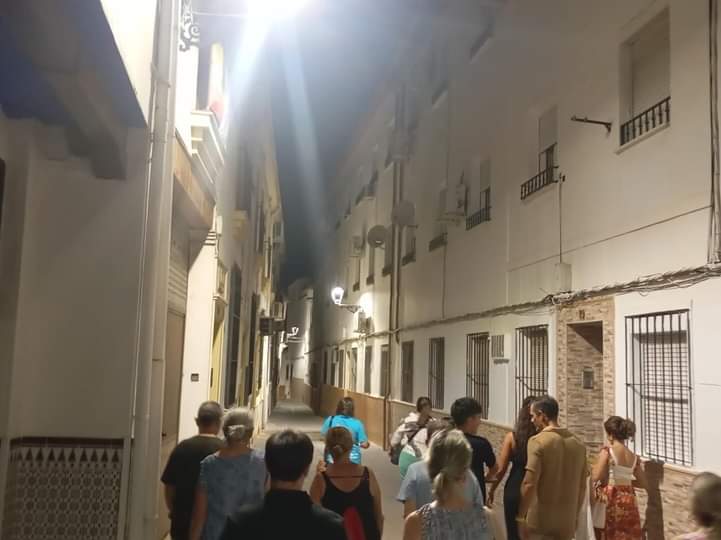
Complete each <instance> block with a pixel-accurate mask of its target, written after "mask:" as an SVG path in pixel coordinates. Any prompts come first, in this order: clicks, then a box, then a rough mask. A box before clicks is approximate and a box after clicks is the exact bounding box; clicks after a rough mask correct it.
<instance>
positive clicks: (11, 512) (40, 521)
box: [0, 438, 123, 540]
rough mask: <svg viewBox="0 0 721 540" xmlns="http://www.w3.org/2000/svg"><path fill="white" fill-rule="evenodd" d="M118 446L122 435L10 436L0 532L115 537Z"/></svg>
mask: <svg viewBox="0 0 721 540" xmlns="http://www.w3.org/2000/svg"><path fill="white" fill-rule="evenodd" d="M122 452H123V443H122V440H87V439H57V438H32V439H30V438H24V439H16V440H14V441H12V442H11V446H10V463H9V467H8V477H7V485H6V491H5V517H4V520H3V530H2V535H0V536H2V538H3V539H5V540H21V539H22V540H50V539H53V540H61V539H62V540H65V539H67V540H70V539H93V540H105V539H107V540H111V539H113V540H114V539H115V538H117V533H118V511H119V507H120V484H121V474H122Z"/></svg>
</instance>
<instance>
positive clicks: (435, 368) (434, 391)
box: [428, 338, 446, 409]
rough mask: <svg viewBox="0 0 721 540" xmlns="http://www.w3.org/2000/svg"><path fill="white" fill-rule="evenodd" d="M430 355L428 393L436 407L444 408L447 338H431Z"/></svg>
mask: <svg viewBox="0 0 721 540" xmlns="http://www.w3.org/2000/svg"><path fill="white" fill-rule="evenodd" d="M429 348H430V351H429V355H428V395H429V397H430V398H431V403H432V405H433V408H434V409H442V408H443V388H444V385H445V370H446V366H445V358H444V352H445V339H444V338H431V340H430V347H429Z"/></svg>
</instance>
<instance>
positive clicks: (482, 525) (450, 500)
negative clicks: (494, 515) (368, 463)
mask: <svg viewBox="0 0 721 540" xmlns="http://www.w3.org/2000/svg"><path fill="white" fill-rule="evenodd" d="M471 457H472V451H471V446H470V444H469V443H468V440H467V439H466V436H465V435H464V434H463V432H462V431H460V430H458V429H449V430H445V431H441V432H440V433H437V434H436V435H434V436H433V439H432V440H431V445H430V448H429V451H428V457H427V459H426V461H427V463H428V473H429V475H430V477H431V481H432V482H433V494H434V495H435V497H436V500H435V501H434V502H432V503H428V504H425V505H423V506H421V507H420V508H419V509H418V510H416V511H415V512H413V513H412V514H411V515H409V516H408V517H407V518H406V522H405V526H404V528H403V540H486V539H489V538H490V534H489V530H488V524H487V521H486V517H485V514H484V512H483V508H482V507H478V506H473V504H471V502H470V501H468V500H467V498H466V496H465V487H466V482H467V481H468V479H467V472H468V471H469V470H470V467H471Z"/></svg>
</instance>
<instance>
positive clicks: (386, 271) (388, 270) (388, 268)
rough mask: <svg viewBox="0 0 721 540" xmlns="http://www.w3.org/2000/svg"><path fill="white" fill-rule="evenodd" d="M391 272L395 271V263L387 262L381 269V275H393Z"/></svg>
mask: <svg viewBox="0 0 721 540" xmlns="http://www.w3.org/2000/svg"><path fill="white" fill-rule="evenodd" d="M391 272H393V265H392V264H387V265H385V266H384V267H383V268H382V269H381V275H382V276H383V277H386V276H389V275H391Z"/></svg>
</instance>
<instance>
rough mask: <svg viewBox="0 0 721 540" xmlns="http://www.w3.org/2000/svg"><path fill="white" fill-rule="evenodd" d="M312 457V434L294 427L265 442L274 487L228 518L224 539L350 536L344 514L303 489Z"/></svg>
mask: <svg viewBox="0 0 721 540" xmlns="http://www.w3.org/2000/svg"><path fill="white" fill-rule="evenodd" d="M312 461H313V443H312V442H311V440H310V437H308V435H306V434H304V433H301V432H300V431H293V430H290V429H286V430H285V431H281V432H279V433H274V434H273V435H271V436H270V438H269V439H268V442H267V443H266V444H265V465H266V467H267V468H268V473H269V474H270V491H268V493H266V495H265V498H264V499H263V502H262V503H260V504H256V505H247V506H244V507H243V508H241V509H240V510H238V511H237V512H236V513H235V514H234V515H232V516H231V517H230V518H228V521H227V523H226V525H225V530H224V531H223V535H222V536H221V540H244V539H246V538H252V539H253V540H278V539H287V538H312V539H313V540H346V532H345V527H344V525H343V518H342V517H340V516H339V515H338V514H336V513H335V512H331V511H330V510H327V509H325V508H323V507H322V506H319V505H317V504H313V501H312V500H311V498H310V497H309V496H308V494H307V493H306V492H305V491H303V482H304V481H305V477H306V476H308V470H309V469H310V464H311V462H312Z"/></svg>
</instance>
